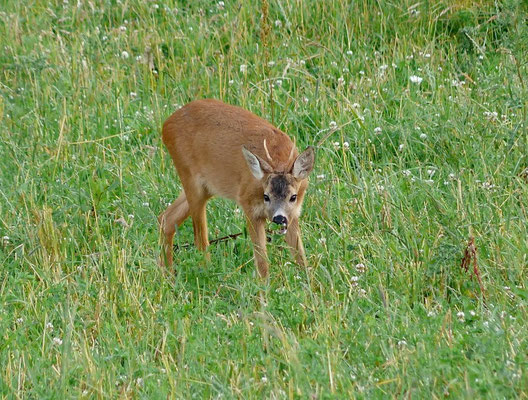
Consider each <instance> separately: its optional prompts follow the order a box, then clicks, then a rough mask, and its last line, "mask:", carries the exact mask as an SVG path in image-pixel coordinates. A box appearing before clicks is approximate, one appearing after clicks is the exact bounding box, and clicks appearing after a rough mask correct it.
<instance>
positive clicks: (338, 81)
mask: <svg viewBox="0 0 528 400" xmlns="http://www.w3.org/2000/svg"><path fill="white" fill-rule="evenodd" d="M337 84H338V85H344V84H345V78H343V77H342V76H340V77H339V79H338V80H337Z"/></svg>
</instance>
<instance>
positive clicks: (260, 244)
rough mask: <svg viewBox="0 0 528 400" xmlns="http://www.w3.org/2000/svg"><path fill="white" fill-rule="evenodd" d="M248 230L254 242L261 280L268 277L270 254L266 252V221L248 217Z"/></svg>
mask: <svg viewBox="0 0 528 400" xmlns="http://www.w3.org/2000/svg"><path fill="white" fill-rule="evenodd" d="M247 221H248V230H249V236H250V237H251V241H252V242H253V252H254V254H255V263H256V264H257V269H258V272H259V275H260V277H261V278H267V277H268V265H269V264H268V254H267V252H266V229H265V219H263V218H251V217H248V219H247Z"/></svg>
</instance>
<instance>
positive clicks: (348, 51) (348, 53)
mask: <svg viewBox="0 0 528 400" xmlns="http://www.w3.org/2000/svg"><path fill="white" fill-rule="evenodd" d="M346 53H347V56H351V55H352V54H354V53H353V52H352V50H347V52H346Z"/></svg>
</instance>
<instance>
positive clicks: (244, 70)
mask: <svg viewBox="0 0 528 400" xmlns="http://www.w3.org/2000/svg"><path fill="white" fill-rule="evenodd" d="M240 72H242V73H244V74H245V73H246V72H247V65H246V64H241V65H240Z"/></svg>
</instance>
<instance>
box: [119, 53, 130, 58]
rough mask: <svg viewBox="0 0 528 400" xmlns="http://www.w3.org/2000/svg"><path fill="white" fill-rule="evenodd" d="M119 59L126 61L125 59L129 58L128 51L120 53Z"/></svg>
mask: <svg viewBox="0 0 528 400" xmlns="http://www.w3.org/2000/svg"><path fill="white" fill-rule="evenodd" d="M121 57H123V58H125V59H126V58H128V57H130V55H129V54H128V51H122V52H121Z"/></svg>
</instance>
